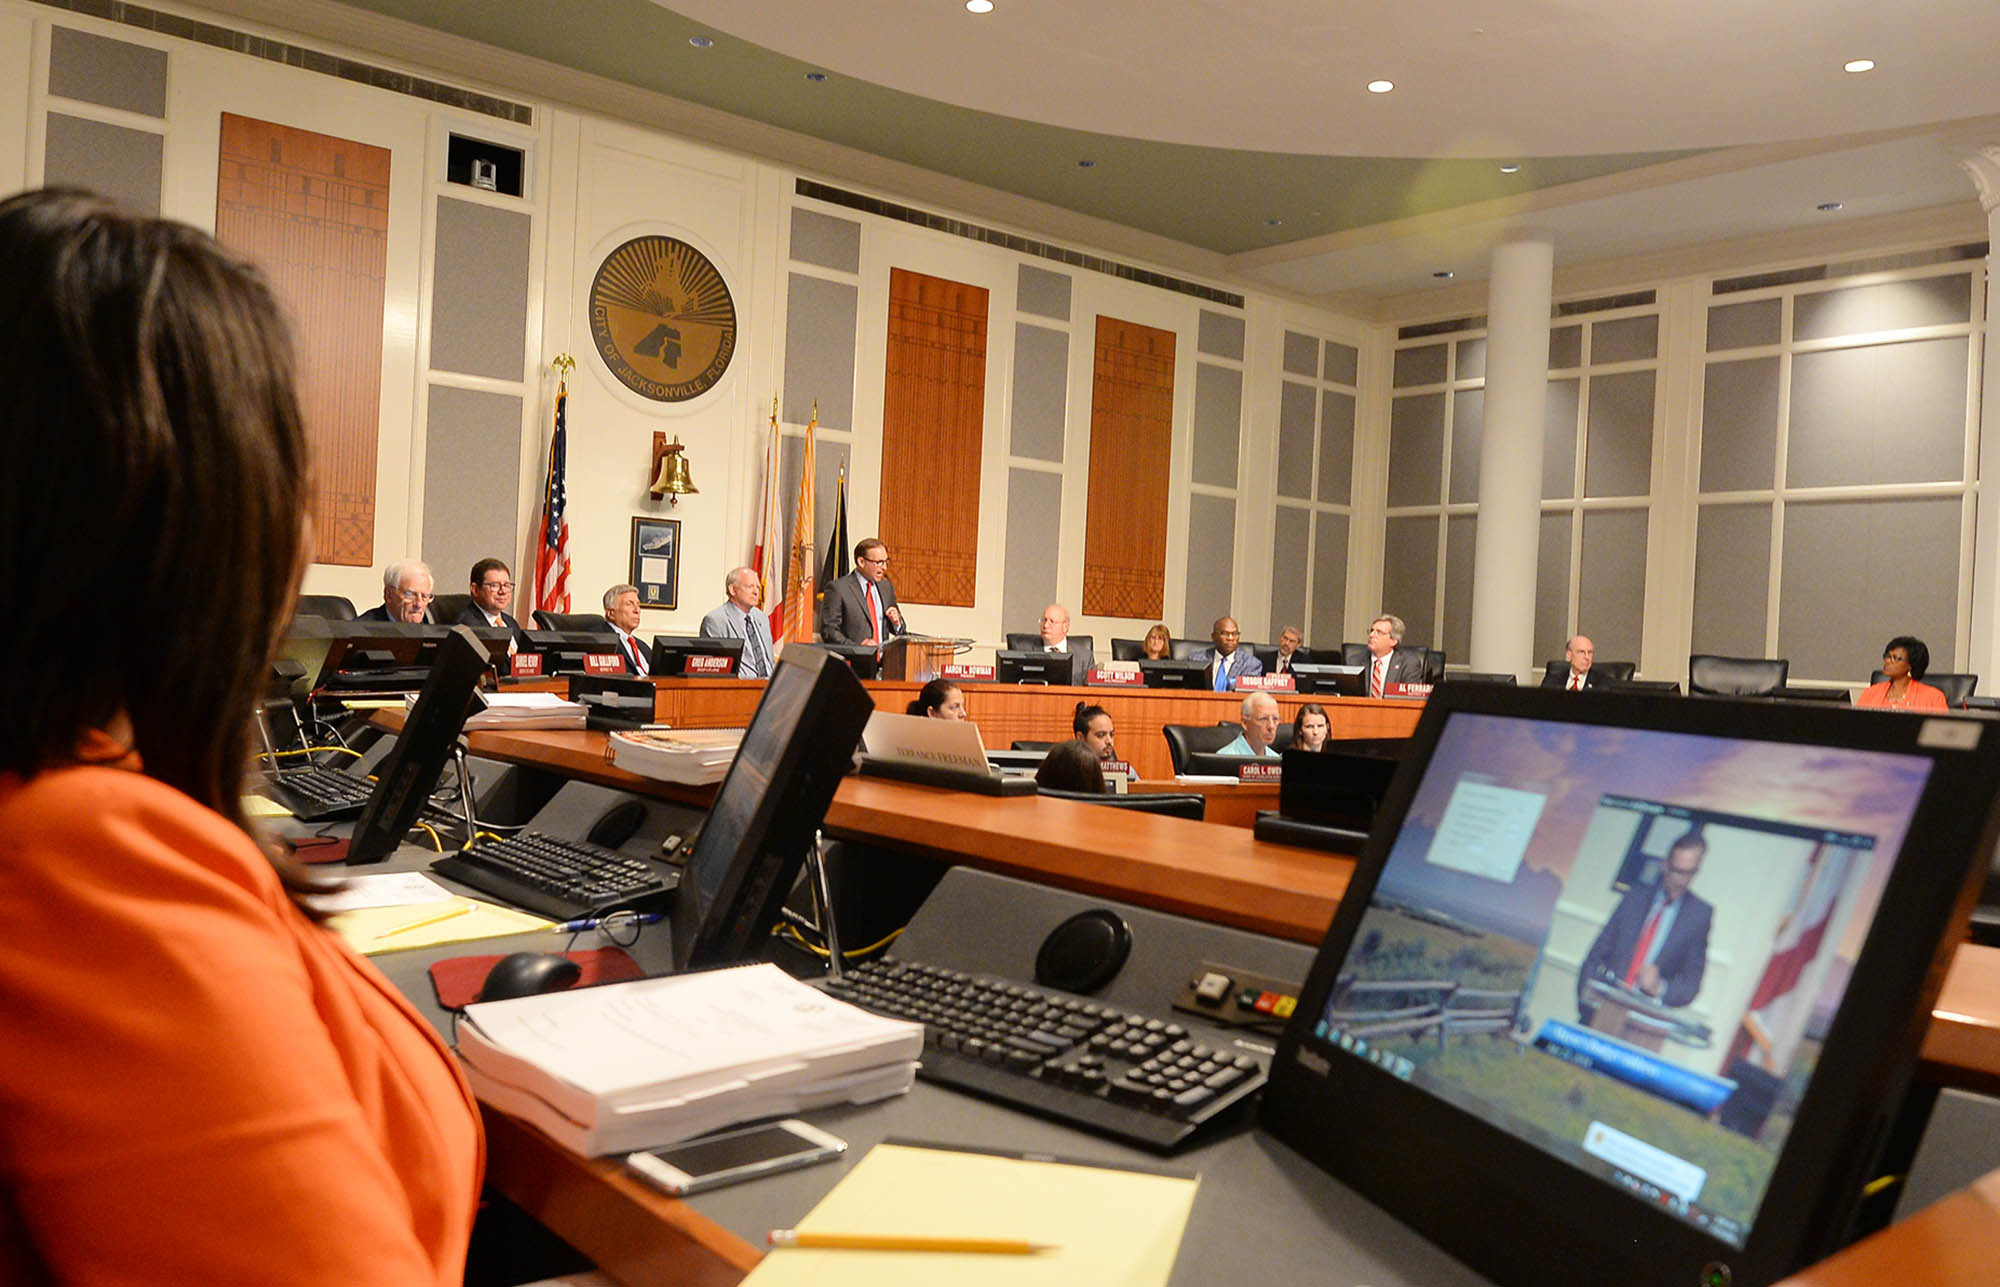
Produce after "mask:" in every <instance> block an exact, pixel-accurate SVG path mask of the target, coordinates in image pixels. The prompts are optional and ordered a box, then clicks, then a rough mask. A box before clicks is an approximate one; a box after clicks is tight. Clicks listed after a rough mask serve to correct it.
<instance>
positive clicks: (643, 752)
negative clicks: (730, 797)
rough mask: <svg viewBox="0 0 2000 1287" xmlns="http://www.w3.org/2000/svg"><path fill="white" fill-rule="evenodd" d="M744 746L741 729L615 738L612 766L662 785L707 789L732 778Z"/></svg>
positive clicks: (617, 735)
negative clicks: (683, 784)
mask: <svg viewBox="0 0 2000 1287" xmlns="http://www.w3.org/2000/svg"><path fill="white" fill-rule="evenodd" d="M741 745H743V730H742V729H740V728H680V729H663V730H659V731H653V730H641V731H639V732H636V733H613V734H612V735H611V762H612V763H613V764H615V765H617V766H618V767H619V768H621V769H624V770H625V771H626V772H628V773H637V774H639V775H640V776H641V777H648V778H657V779H659V780H660V781H662V782H686V783H691V784H693V785H697V786H699V785H703V784H706V783H710V782H720V781H722V779H723V778H725V777H727V776H728V774H729V764H730V761H732V760H734V759H735V758H736V749H737V748H738V747H739V746H741Z"/></svg>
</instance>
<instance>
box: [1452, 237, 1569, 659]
mask: <svg viewBox="0 0 2000 1287" xmlns="http://www.w3.org/2000/svg"><path fill="white" fill-rule="evenodd" d="M1554 273H1555V246H1554V245H1553V244H1552V243H1551V242H1549V241H1546V240H1534V239H1526V238H1524V239H1520V240H1513V241H1507V242H1503V243H1502V244H1501V245H1499V246H1498V247H1496V248H1495V249H1494V251H1493V283H1492V287H1491V297H1490V299H1489V302H1488V304H1487V308H1486V430H1485V437H1484V439H1483V441H1482V443H1481V445H1480V451H1479V539H1478V543H1477V547H1476V551H1475V553H1474V556H1473V561H1472V657H1471V662H1472V668H1473V669H1474V670H1481V671H1494V672H1511V673H1513V674H1515V675H1526V674H1528V673H1529V671H1530V670H1531V669H1532V668H1533V666H1534V651H1535V562H1536V558H1537V556H1538V551H1539V547H1540V533H1541V510H1542V412H1543V408H1544V406H1545V405H1546V404H1547V402H1548V392H1549V302H1550V299H1551V297H1552V295H1553V293H1554Z"/></svg>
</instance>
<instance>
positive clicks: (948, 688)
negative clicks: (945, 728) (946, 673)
mask: <svg viewBox="0 0 2000 1287" xmlns="http://www.w3.org/2000/svg"><path fill="white" fill-rule="evenodd" d="M907 709H908V711H909V713H910V714H912V715H928V716H929V717H930V718H932V719H964V718H965V694H964V693H961V692H960V691H958V685H957V684H954V683H952V682H951V681H950V680H949V679H933V680H932V681H931V682H930V683H928V684H925V685H924V686H923V687H922V688H920V689H918V690H917V696H916V700H914V701H912V702H911V703H910V704H909V706H908V708H907Z"/></svg>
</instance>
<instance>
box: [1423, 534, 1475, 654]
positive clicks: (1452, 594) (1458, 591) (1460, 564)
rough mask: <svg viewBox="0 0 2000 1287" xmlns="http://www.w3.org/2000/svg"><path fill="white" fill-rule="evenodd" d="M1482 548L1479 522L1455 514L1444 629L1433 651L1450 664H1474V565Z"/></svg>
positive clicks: (1447, 544)
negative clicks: (1438, 651)
mask: <svg viewBox="0 0 2000 1287" xmlns="http://www.w3.org/2000/svg"><path fill="white" fill-rule="evenodd" d="M1478 544H1479V519H1478V518H1477V517H1476V516H1475V515H1472V514H1453V515H1451V516H1450V517H1449V518H1447V519H1445V521H1444V626H1443V630H1442V631H1441V632H1440V633H1439V635H1438V638H1439V639H1441V640H1442V641H1443V642H1441V643H1434V644H1432V645H1431V646H1432V647H1433V648H1442V649H1444V652H1445V656H1446V658H1447V659H1448V660H1452V661H1457V662H1467V661H1470V660H1472V561H1473V559H1474V557H1475V553H1474V552H1475V550H1476V549H1477V548H1478Z"/></svg>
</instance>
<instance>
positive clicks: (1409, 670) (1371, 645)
mask: <svg viewBox="0 0 2000 1287" xmlns="http://www.w3.org/2000/svg"><path fill="white" fill-rule="evenodd" d="M1403 630H1404V626H1403V619H1402V618H1401V617H1392V616H1390V615H1389V614H1388V613H1386V612H1385V613H1383V614H1382V615H1381V616H1379V617H1377V618H1375V620H1373V621H1371V622H1369V623H1368V663H1367V664H1368V695H1369V696H1370V697H1381V696H1383V695H1384V694H1386V693H1387V692H1388V691H1389V685H1391V684H1421V683H1423V682H1424V659H1423V658H1422V657H1421V656H1418V655H1417V653H1416V650H1414V649H1412V650H1411V651H1410V652H1407V653H1405V652H1398V651H1396V645H1397V644H1400V643H1402V642H1403Z"/></svg>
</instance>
